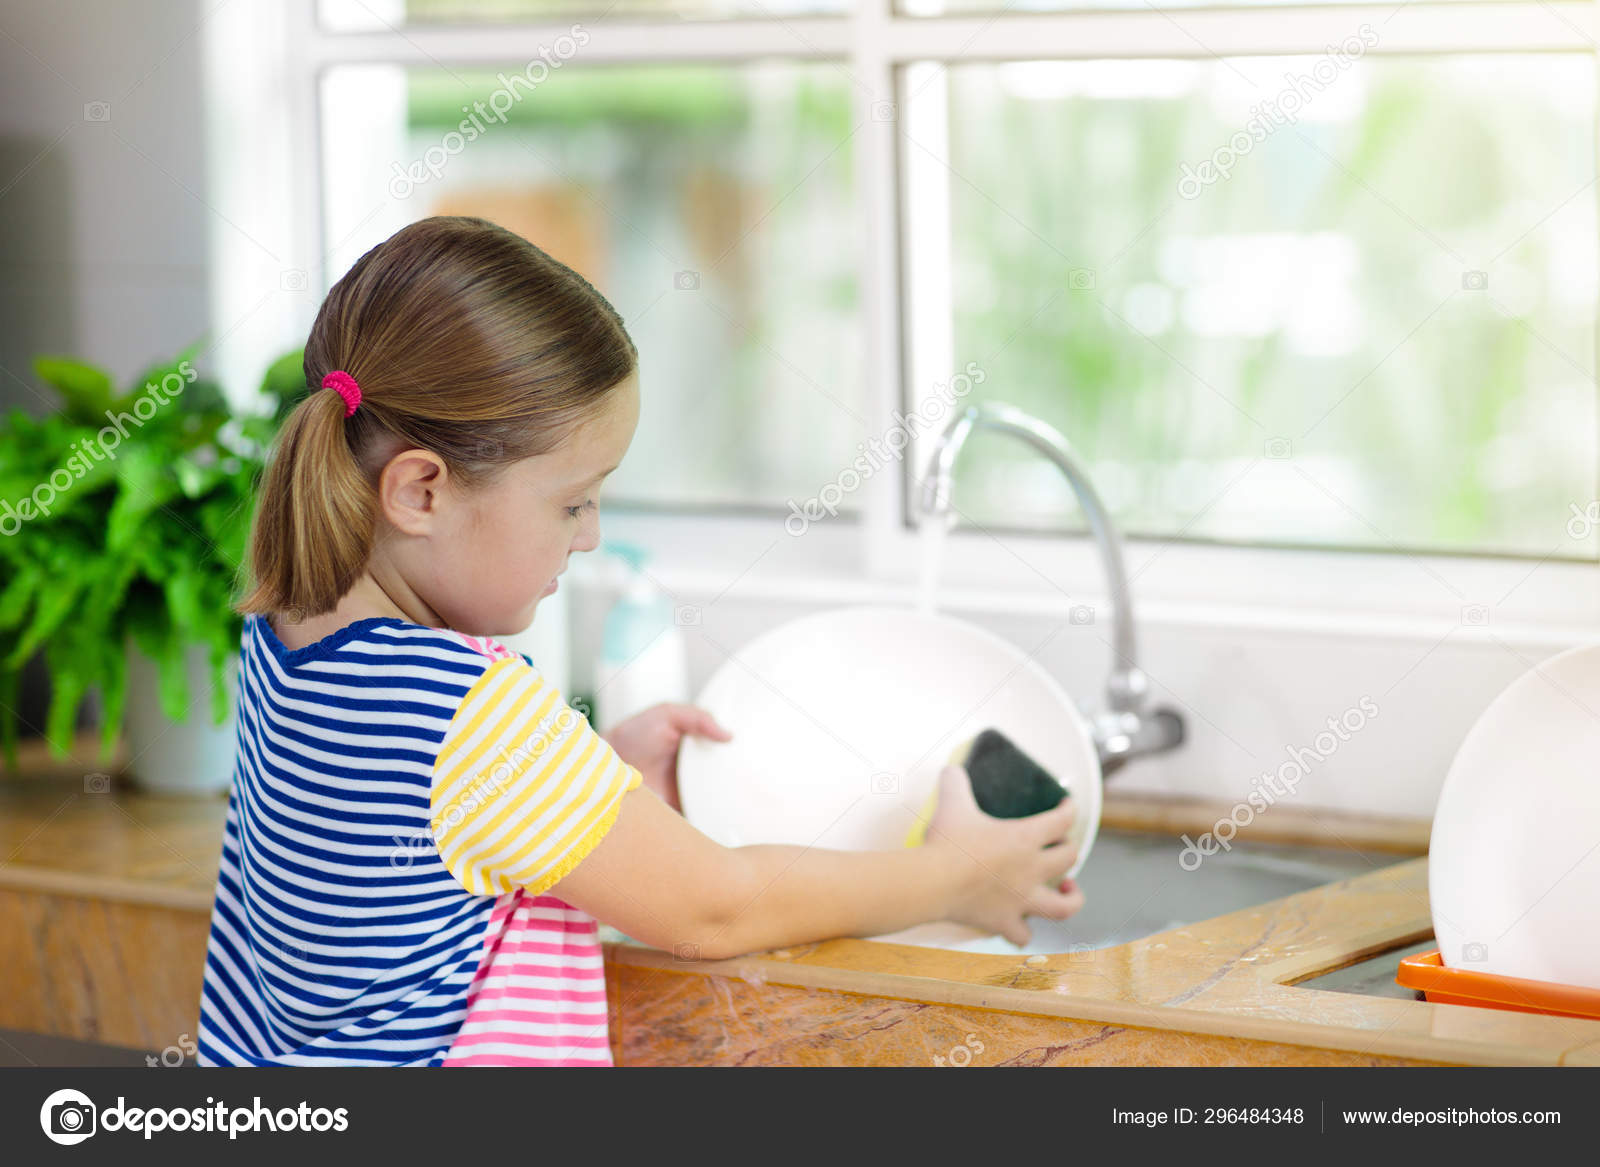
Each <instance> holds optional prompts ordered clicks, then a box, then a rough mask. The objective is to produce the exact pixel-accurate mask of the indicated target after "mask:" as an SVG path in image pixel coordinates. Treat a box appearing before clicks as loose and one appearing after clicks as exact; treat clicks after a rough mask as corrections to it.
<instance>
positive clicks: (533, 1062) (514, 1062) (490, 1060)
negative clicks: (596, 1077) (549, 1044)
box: [445, 1050, 611, 1070]
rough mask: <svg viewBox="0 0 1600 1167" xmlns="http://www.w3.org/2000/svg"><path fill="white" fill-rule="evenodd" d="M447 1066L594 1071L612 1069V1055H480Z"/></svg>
mask: <svg viewBox="0 0 1600 1167" xmlns="http://www.w3.org/2000/svg"><path fill="white" fill-rule="evenodd" d="M445 1065H447V1066H566V1067H569V1068H571V1069H579V1068H582V1067H592V1068H593V1069H596V1070H598V1069H602V1068H604V1069H610V1068H611V1055H610V1051H609V1050H608V1051H607V1053H606V1056H604V1057H596V1058H584V1059H582V1060H581V1061H580V1060H579V1059H577V1058H536V1057H525V1058H523V1057H517V1056H516V1055H515V1054H478V1055H474V1056H472V1057H466V1058H451V1059H450V1060H449V1061H447V1062H445Z"/></svg>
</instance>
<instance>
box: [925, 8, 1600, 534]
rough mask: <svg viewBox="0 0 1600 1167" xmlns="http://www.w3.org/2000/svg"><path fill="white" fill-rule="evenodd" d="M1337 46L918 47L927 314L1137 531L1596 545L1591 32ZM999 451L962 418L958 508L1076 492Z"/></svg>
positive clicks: (1034, 505)
mask: <svg viewBox="0 0 1600 1167" xmlns="http://www.w3.org/2000/svg"><path fill="white" fill-rule="evenodd" d="M1365 27H1368V28H1369V30H1370V26H1365ZM1372 39H1376V36H1375V34H1374V35H1373V38H1372ZM1353 47H1354V49H1355V50H1356V53H1357V55H1355V56H1348V55H1345V54H1343V53H1336V54H1332V55H1330V54H1324V55H1320V56H1315V57H1312V56H1292V57H1291V56H1269V57H1253V58H1229V59H1218V60H1203V61H1202V60H1190V61H1177V60H1155V61H1151V60H1115V61H1106V60H1101V61H1078V62H1053V61H1025V62H1015V63H1005V64H970V65H969V64H958V65H954V66H951V67H948V68H946V67H943V66H933V65H928V66H925V65H916V66H913V67H912V68H911V69H909V70H908V71H907V81H906V87H907V89H908V90H910V92H911V93H912V94H913V95H914V96H913V98H912V100H913V101H929V102H930V103H931V104H935V105H937V106H939V107H940V109H939V110H938V111H937V112H933V113H930V114H929V115H928V117H927V119H925V120H927V121H928V122H929V123H930V125H931V126H932V128H933V131H934V132H933V133H932V134H930V138H929V140H923V139H922V138H920V137H919V136H918V135H917V134H916V133H915V132H913V133H911V134H908V136H907V139H906V141H905V144H904V145H903V147H902V149H903V151H904V154H905V157H906V162H907V169H908V172H909V173H910V174H911V175H912V181H911V182H910V184H909V190H910V192H911V193H912V196H913V198H915V196H916V192H918V191H919V190H922V189H926V188H928V187H931V186H942V187H945V188H947V190H941V191H940V192H939V200H940V201H941V202H943V203H946V204H948V210H947V212H946V213H945V222H944V223H943V224H942V226H941V227H940V228H939V229H938V230H936V231H935V232H934V233H933V234H931V235H930V234H929V232H928V230H927V229H926V228H924V229H922V232H921V235H919V238H923V239H926V240H927V242H926V245H925V246H923V247H921V248H918V249H914V250H913V251H912V253H911V263H912V270H913V271H914V272H917V271H919V270H922V269H930V268H933V267H935V266H937V265H940V264H944V263H947V264H948V265H949V270H948V272H947V273H941V274H933V273H931V272H930V274H929V277H928V278H927V279H923V278H921V276H920V275H918V276H915V277H914V278H913V279H912V280H911V281H910V286H911V288H912V289H913V295H915V294H916V289H919V288H923V287H936V288H940V289H941V290H944V289H948V293H949V298H950V304H949V306H948V307H946V308H944V311H945V312H946V313H947V315H946V319H947V320H949V321H950V325H949V327H950V329H951V332H952V337H951V339H950V340H948V341H944V342H943V344H942V345H941V343H940V338H937V337H930V338H929V341H930V347H932V348H938V347H948V348H949V349H950V351H951V352H952V353H953V354H954V356H955V358H956V359H955V360H954V362H953V363H954V364H956V365H963V364H965V363H966V362H967V361H969V360H970V361H972V362H975V363H976V364H977V365H978V366H980V367H981V368H982V369H983V371H984V373H985V374H986V376H985V378H984V380H983V383H982V384H981V385H980V386H978V387H977V388H976V389H975V390H974V392H973V393H972V394H971V396H970V398H969V400H971V401H979V400H997V401H1005V402H1008V403H1010V404H1013V405H1016V406H1019V407H1021V408H1023V409H1025V410H1027V411H1029V412H1030V413H1033V414H1035V415H1037V416H1039V417H1041V418H1043V419H1044V420H1046V421H1049V422H1051V423H1052V424H1054V425H1055V426H1056V427H1057V428H1059V429H1060V430H1061V431H1062V432H1063V433H1065V434H1067V435H1069V437H1070V439H1071V440H1072V441H1073V443H1074V444H1075V446H1076V447H1077V448H1078V449H1079V450H1080V452H1081V453H1082V454H1083V455H1084V456H1085V457H1086V458H1087V459H1088V461H1089V462H1090V464H1091V465H1092V466H1093V467H1094V473H1095V478H1096V480H1097V482H1098V484H1099V486H1100V488H1101V490H1102V492H1103V494H1104V495H1105V496H1106V502H1107V505H1108V506H1109V507H1110V508H1111V510H1112V511H1113V513H1115V514H1116V515H1117V516H1118V517H1119V519H1120V521H1121V523H1122V525H1123V526H1124V528H1125V529H1126V530H1128V531H1129V532H1130V533H1140V532H1143V533H1147V534H1150V535H1154V536H1170V535H1173V534H1177V533H1182V534H1184V535H1186V536H1188V537H1191V538H1206V539H1217V540H1224V541H1233V542H1267V543H1283V544H1311V545H1326V546H1346V547H1363V546H1366V547H1384V546H1390V545H1398V546H1402V547H1406V548H1415V549H1425V550H1430V551H1451V552H1498V553H1512V554H1522V555H1532V556H1544V555H1547V554H1548V553H1550V551H1551V549H1552V548H1557V547H1559V548H1561V554H1565V555H1571V556H1579V555H1585V554H1587V555H1589V556H1591V557H1592V556H1593V553H1594V550H1595V546H1596V544H1595V540H1594V537H1593V535H1592V534H1588V535H1585V537H1584V538H1582V539H1572V538H1569V537H1568V536H1567V534H1566V525H1567V523H1568V521H1569V520H1570V519H1571V517H1572V515H1571V512H1570V510H1569V506H1570V504H1571V503H1572V502H1573V501H1574V500H1580V501H1581V500H1587V499H1590V498H1591V497H1593V489H1594V487H1593V483H1594V478H1595V469H1596V466H1597V462H1600V446H1597V442H1596V435H1597V423H1600V417H1597V410H1596V400H1595V386H1594V380H1593V364H1594V361H1593V355H1594V351H1595V332H1594V316H1595V281H1596V273H1597V271H1600V256H1597V254H1596V237H1595V222H1596V220H1595V211H1596V201H1595V190H1594V186H1595V163H1594V140H1595V125H1594V109H1595V84H1594V59H1593V57H1592V56H1591V55H1589V54H1581V55H1579V54H1573V55H1568V56H1562V55H1520V54H1509V53H1507V54H1496V55H1482V54H1476V55H1461V56H1447V57H1441V56H1427V57H1424V56H1411V55H1406V56H1398V55H1396V56H1388V57H1380V56H1376V55H1371V54H1366V53H1365V47H1366V46H1365V44H1364V42H1363V41H1362V40H1361V39H1358V38H1357V39H1353ZM912 116H913V118H915V119H918V120H919V124H920V121H921V120H924V119H922V118H921V117H920V115H919V114H917V113H915V112H914V113H913V115H912ZM939 117H943V118H944V123H943V124H942V125H940V124H938V123H937V122H936V121H935V120H934V119H936V118H939ZM940 131H942V133H941V132H940ZM941 138H942V139H944V140H943V141H942V142H941V141H940V139H941ZM912 213H913V215H914V214H915V213H916V211H915V207H913V212H912ZM942 240H948V241H949V242H948V245H947V246H946V247H944V248H943V249H942V250H941V248H940V247H939V243H940V242H941V241H942ZM976 441H977V439H975V442H976ZM1012 453H1014V451H1013V450H1012V449H1010V448H1009V447H1008V446H1006V445H1005V444H1004V443H1000V442H996V443H994V444H992V445H991V444H987V443H986V444H984V445H982V446H978V445H975V447H974V450H973V462H972V463H970V464H969V466H968V469H967V471H966V490H965V494H964V497H965V499H966V502H965V504H964V506H963V510H964V512H965V513H966V514H967V515H969V516H970V517H972V518H977V519H982V520H983V521H985V522H991V523H997V524H1001V525H1009V526H1025V525H1030V524H1033V525H1043V526H1059V525H1061V524H1062V523H1063V522H1064V521H1067V520H1068V519H1069V518H1070V514H1071V510H1072V505H1071V498H1070V495H1069V494H1067V492H1066V489H1065V484H1064V483H1062V482H1061V480H1060V479H1059V476H1057V475H1056V474H1055V473H1054V471H1053V470H1052V469H1051V468H1050V467H1048V466H1046V465H1043V464H1041V463H1039V462H1036V461H1033V460H1027V461H1016V460H1013V459H1011V458H1010V457H1009V456H1010V455H1011V454H1012Z"/></svg>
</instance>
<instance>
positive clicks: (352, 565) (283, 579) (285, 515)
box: [238, 390, 377, 621]
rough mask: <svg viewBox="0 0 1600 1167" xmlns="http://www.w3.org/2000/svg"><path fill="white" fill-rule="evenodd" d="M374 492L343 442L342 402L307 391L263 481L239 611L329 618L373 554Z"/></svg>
mask: <svg viewBox="0 0 1600 1167" xmlns="http://www.w3.org/2000/svg"><path fill="white" fill-rule="evenodd" d="M376 512H377V493H376V489H375V486H374V484H373V483H372V482H370V481H369V480H368V477H367V475H366V473H365V472H364V471H363V470H362V468H361V466H360V464H359V463H358V462H357V460H356V456H355V452H354V451H353V450H351V448H350V443H349V441H348V440H347V438H346V436H345V403H344V400H343V399H342V398H341V397H340V396H339V394H337V393H334V392H331V391H329V390H317V391H313V392H312V393H311V394H310V395H309V396H308V397H306V398H305V399H304V400H303V401H301V402H300V404H299V405H298V406H296V407H295V409H294V412H293V413H291V414H290V415H289V416H288V418H287V419H286V420H285V421H284V423H283V428H282V429H281V430H280V431H279V433H278V441H277V449H276V451H275V452H274V454H273V456H272V460H271V461H270V462H269V463H268V465H267V470H266V474H265V475H264V476H263V478H262V484H261V491H260V502H259V503H258V505H257V509H256V519H255V526H254V528H253V529H252V531H251V534H250V552H249V559H250V570H251V573H252V574H253V576H254V578H255V586H254V587H253V588H252V589H251V591H250V593H249V594H248V595H246V596H245V598H244V599H243V600H242V601H240V603H239V605H238V607H239V611H240V612H259V613H263V614H270V613H275V612H285V613H288V614H289V615H290V619H291V620H292V621H298V620H303V619H306V618H308V617H311V616H317V615H321V614H322V613H323V612H328V611H331V610H332V609H333V607H334V606H335V605H336V604H338V602H339V598H340V597H341V596H343V595H344V594H345V593H346V592H347V591H349V590H350V588H351V586H352V585H353V584H354V583H355V581H356V578H357V577H358V576H359V575H360V574H361V569H362V568H363V567H364V566H366V562H367V557H368V556H369V555H370V554H371V552H372V531H373V522H374V518H375V515H376Z"/></svg>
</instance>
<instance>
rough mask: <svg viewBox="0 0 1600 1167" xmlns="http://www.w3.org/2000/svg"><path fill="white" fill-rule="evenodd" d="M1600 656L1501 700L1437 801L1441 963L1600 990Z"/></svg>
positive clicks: (1472, 735)
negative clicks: (1442, 960) (1599, 769)
mask: <svg viewBox="0 0 1600 1167" xmlns="http://www.w3.org/2000/svg"><path fill="white" fill-rule="evenodd" d="M1597 766H1600V647H1587V648H1578V649H1573V650H1571V651H1569V652H1564V653H1562V654H1561V655H1559V656H1557V657H1554V658H1552V659H1551V660H1548V661H1545V662H1544V663H1543V664H1540V665H1538V666H1536V667H1535V668H1533V669H1531V670H1530V671H1528V672H1526V673H1524V674H1523V675H1522V676H1521V677H1519V678H1517V680H1515V681H1513V682H1512V683H1511V685H1510V687H1509V688H1507V689H1506V690H1505V692H1503V693H1501V694H1500V696H1498V697H1496V698H1495V699H1494V701H1493V702H1492V703H1491V704H1490V705H1489V708H1488V709H1487V710H1485V711H1484V713H1483V716H1482V717H1481V718H1479V720H1478V722H1477V724H1476V725H1474V726H1473V727H1472V730H1471V732H1469V733H1468V734H1467V737H1466V740H1465V741H1463V742H1462V744H1461V749H1460V750H1459V751H1458V752H1457V754H1456V758H1455V761H1454V762H1453V763H1452V764H1451V766H1450V773H1449V775H1448V776H1447V777H1446V778H1445V782H1444V787H1443V789H1442V790H1441V791H1440V793H1439V805H1438V808H1437V809H1436V810H1435V812H1434V818H1433V837H1432V840H1431V844H1430V846H1429V853H1428V897H1429V900H1430V902H1431V904H1432V908H1433V930H1434V935H1435V937H1436V938H1437V939H1438V941H1439V948H1440V951H1441V953H1442V954H1443V959H1444V963H1445V964H1446V965H1447V966H1449V967H1451V968H1467V969H1476V970H1477V971H1479V972H1488V973H1495V974H1498V975H1500V976H1510V977H1527V978H1529V979H1531V980H1536V981H1554V982H1556V983H1558V984H1565V985H1581V986H1585V987H1587V988H1592V989H1600V771H1597Z"/></svg>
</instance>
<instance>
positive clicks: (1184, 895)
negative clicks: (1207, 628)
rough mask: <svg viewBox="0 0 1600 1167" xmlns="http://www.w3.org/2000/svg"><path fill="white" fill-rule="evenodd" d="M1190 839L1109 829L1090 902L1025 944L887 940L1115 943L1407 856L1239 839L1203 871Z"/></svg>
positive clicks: (1060, 947) (1088, 869) (1032, 947)
mask: <svg viewBox="0 0 1600 1167" xmlns="http://www.w3.org/2000/svg"><path fill="white" fill-rule="evenodd" d="M1183 847H1184V845H1183V843H1181V842H1180V841H1179V840H1178V839H1176V838H1175V837H1173V836H1171V835H1153V834H1145V833H1131V832H1122V831H1102V832H1101V833H1100V836H1099V838H1098V839H1097V840H1096V841H1095V845H1094V850H1093V852H1092V853H1091V854H1090V856H1089V861H1088V863H1087V864H1085V865H1084V869H1083V871H1082V873H1081V874H1080V876H1079V883H1080V884H1081V885H1082V887H1083V889H1084V892H1085V894H1086V896H1087V900H1088V902H1087V904H1086V905H1085V907H1084V909H1083V911H1081V912H1079V913H1078V914H1077V915H1076V916H1074V917H1073V918H1072V919H1070V920H1066V921H1063V922H1060V923H1057V922H1055V921H1052V920H1038V919H1036V920H1033V921H1031V923H1032V926H1033V938H1032V940H1031V941H1030V942H1029V943H1028V945H1027V947H1025V948H1018V947H1017V946H1016V945H1014V944H1011V943H1010V942H1009V941H1006V940H1003V939H1001V938H999V937H994V936H985V937H971V934H970V933H967V934H966V936H965V937H963V936H961V935H956V934H955V933H956V932H957V930H956V929H955V928H953V927H952V926H950V925H929V926H926V927H923V928H914V929H911V930H910V931H908V932H902V933H897V934H896V935H895V936H893V937H892V938H891V937H883V938H882V939H885V940H889V939H893V941H894V942H895V943H898V944H916V945H919V946H925V947H933V948H953V949H958V950H960V951H964V952H998V953H1005V954H1008V955H1012V954H1021V953H1036V952H1037V953H1057V952H1074V951H1083V950H1087V949H1094V948H1109V947H1111V946H1112V945H1116V944H1125V943H1127V942H1128V941H1130V940H1138V939H1141V938H1142V937H1145V936H1151V935H1154V934H1155V933H1157V932H1165V931H1167V930H1168V929H1171V928H1181V927H1183V926H1184V925H1186V924H1194V923H1198V922H1199V921H1201V920H1209V919H1211V918H1212V917H1213V916H1221V915H1226V914H1227V913H1228V912H1234V911H1238V910H1239V909H1240V908H1249V907H1254V906H1255V905H1257V904H1264V903H1267V902H1269V901H1271V900H1275V899H1279V898H1281V897H1283V896H1287V895H1293V894H1294V893H1295V892H1301V891H1307V890H1309V889H1311V888H1314V887H1320V886H1322V885H1323V884H1326V883H1333V882H1335V881H1336V880H1340V879H1346V878H1349V877H1350V876H1355V875H1364V874H1366V873H1367V872H1369V871H1374V870H1377V869H1378V868H1380V867H1387V866H1390V865H1391V864H1394V863H1399V862H1402V861H1404V860H1405V859H1406V858H1407V857H1406V856H1403V855H1396V854H1393V853H1388V852H1379V851H1359V850H1355V849H1353V848H1346V847H1337V848H1330V847H1302V846H1288V845H1282V844H1273V843H1239V842H1236V843H1234V845H1233V849H1232V850H1231V851H1227V852H1224V851H1218V852H1217V853H1216V854H1214V855H1209V856H1205V857H1204V858H1202V859H1201V861H1200V863H1199V865H1198V866H1197V867H1196V868H1195V870H1193V871H1186V870H1184V868H1183V867H1182V866H1180V865H1179V863H1178V856H1179V854H1180V852H1182V850H1183Z"/></svg>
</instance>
